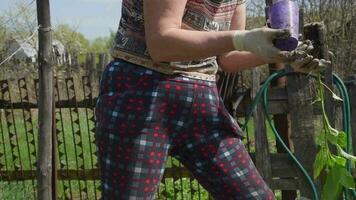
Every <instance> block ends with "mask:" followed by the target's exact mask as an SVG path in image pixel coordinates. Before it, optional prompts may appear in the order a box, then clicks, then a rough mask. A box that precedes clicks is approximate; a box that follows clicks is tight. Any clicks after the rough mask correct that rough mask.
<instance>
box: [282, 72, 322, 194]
mask: <svg viewBox="0 0 356 200" xmlns="http://www.w3.org/2000/svg"><path fill="white" fill-rule="evenodd" d="M287 90H288V98H289V110H290V113H293V114H292V115H290V120H291V129H292V140H293V144H294V150H295V154H296V157H297V158H298V159H299V161H300V162H301V163H302V165H303V166H304V167H305V169H306V170H307V172H308V173H309V174H312V172H313V163H314V159H315V155H316V152H317V149H316V145H315V139H314V123H313V120H314V119H313V118H314V115H313V106H312V100H313V99H312V94H311V89H310V81H309V79H308V78H307V77H305V76H302V75H296V76H291V77H288V86H287ZM298 175H299V177H302V178H300V179H299V182H300V190H301V195H302V196H304V197H307V198H310V199H312V197H313V194H312V191H311V189H310V186H309V184H308V182H307V180H306V179H305V178H304V176H303V175H302V174H301V173H300V172H298Z"/></svg>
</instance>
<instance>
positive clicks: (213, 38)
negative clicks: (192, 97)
mask: <svg viewBox="0 0 356 200" xmlns="http://www.w3.org/2000/svg"><path fill="white" fill-rule="evenodd" d="M143 2H144V18H145V34H146V35H145V37H146V43H147V47H148V50H149V53H150V55H151V58H152V59H153V60H154V61H156V62H163V61H167V62H169V61H189V60H195V59H200V58H207V57H210V56H215V55H220V54H223V53H226V52H230V51H233V50H235V49H240V50H241V49H246V50H248V51H251V52H255V53H256V52H257V53H259V55H263V56H264V57H267V58H279V59H283V58H286V57H287V56H286V54H285V52H281V51H279V50H278V49H276V48H275V47H274V46H273V44H272V39H275V38H278V37H285V36H288V35H289V32H288V31H283V30H272V29H255V30H252V31H219V32H205V31H191V30H183V29H182V28H181V25H182V17H183V13H184V9H185V6H186V3H187V0H149V1H148V0H144V1H143ZM256 42H257V45H256Z"/></svg>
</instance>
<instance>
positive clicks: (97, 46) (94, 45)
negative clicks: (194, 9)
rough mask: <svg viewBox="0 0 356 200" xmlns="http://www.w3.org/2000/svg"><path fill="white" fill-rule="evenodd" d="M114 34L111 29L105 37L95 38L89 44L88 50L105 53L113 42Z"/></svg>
mask: <svg viewBox="0 0 356 200" xmlns="http://www.w3.org/2000/svg"><path fill="white" fill-rule="evenodd" d="M115 35H116V34H115V32H113V31H111V32H110V35H109V36H107V37H98V38H95V39H94V40H93V42H91V44H90V52H94V53H107V52H108V51H109V49H110V48H111V46H112V44H113V41H114V38H115Z"/></svg>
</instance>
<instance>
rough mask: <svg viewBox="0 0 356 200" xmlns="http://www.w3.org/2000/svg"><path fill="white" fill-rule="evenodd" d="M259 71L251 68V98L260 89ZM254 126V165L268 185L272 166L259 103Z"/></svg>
mask: <svg viewBox="0 0 356 200" xmlns="http://www.w3.org/2000/svg"><path fill="white" fill-rule="evenodd" d="M260 80H261V77H260V71H259V69H252V91H251V93H252V97H251V98H252V99H253V98H255V96H256V94H257V92H258V90H259V89H260V82H261V81H260ZM253 121H254V127H255V147H256V167H257V169H258V171H259V172H260V174H261V176H262V177H263V179H264V180H265V181H266V182H267V184H268V185H270V184H271V183H272V168H271V160H270V154H269V148H268V138H267V131H266V124H265V121H266V120H265V116H264V114H263V108H262V105H261V104H258V105H257V108H256V111H255V112H254V116H253Z"/></svg>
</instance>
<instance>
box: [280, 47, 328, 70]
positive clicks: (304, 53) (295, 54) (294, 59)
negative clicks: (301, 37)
mask: <svg viewBox="0 0 356 200" xmlns="http://www.w3.org/2000/svg"><path fill="white" fill-rule="evenodd" d="M313 49H314V47H313V44H312V42H311V41H309V40H306V41H303V42H300V43H299V45H298V47H297V49H295V50H294V51H292V52H290V55H289V58H288V59H287V60H289V63H290V65H291V66H292V67H293V69H294V70H295V71H298V72H304V73H312V72H320V71H324V70H325V69H326V68H327V67H329V66H330V64H331V62H330V61H327V60H324V59H317V58H314V57H313V56H311V55H310V53H311V52H312V51H313ZM331 55H332V54H331Z"/></svg>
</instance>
